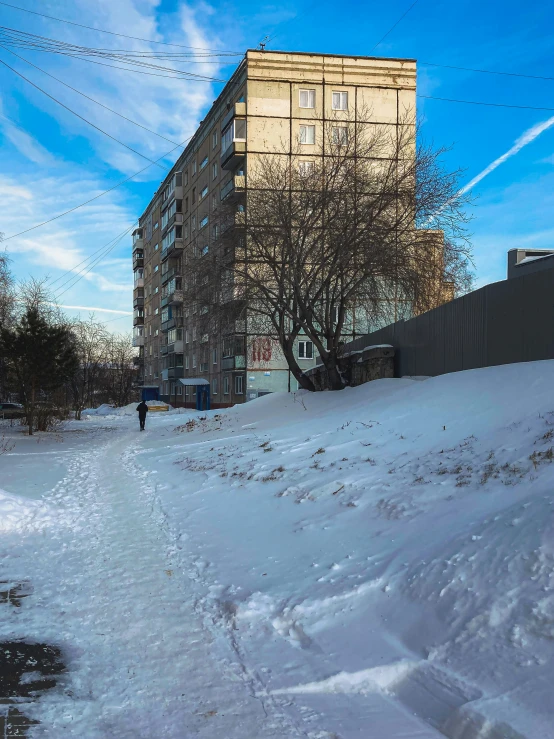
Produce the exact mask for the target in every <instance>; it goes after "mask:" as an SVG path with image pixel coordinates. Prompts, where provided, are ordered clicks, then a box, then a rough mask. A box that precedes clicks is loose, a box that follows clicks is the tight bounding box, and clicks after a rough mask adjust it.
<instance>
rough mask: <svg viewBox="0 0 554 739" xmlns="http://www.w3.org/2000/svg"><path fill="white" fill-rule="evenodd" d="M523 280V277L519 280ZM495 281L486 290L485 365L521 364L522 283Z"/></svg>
mask: <svg viewBox="0 0 554 739" xmlns="http://www.w3.org/2000/svg"><path fill="white" fill-rule="evenodd" d="M523 279H525V278H523ZM515 281H516V282H517V283H518V284H517V285H513V284H511V283H512V282H514V280H509V281H508V280H506V281H505V282H497V283H495V284H493V285H489V286H488V287H487V288H485V289H486V290H487V297H488V302H487V358H486V365H488V366H493V365H496V364H510V363H511V362H518V361H519V362H521V361H522V360H523V357H524V356H525V351H524V333H525V325H524V321H523V311H522V302H521V301H522V298H523V297H524V296H523V294H522V293H523V290H522V288H523V287H524V286H523V280H522V279H520V278H517V279H516V280H515Z"/></svg>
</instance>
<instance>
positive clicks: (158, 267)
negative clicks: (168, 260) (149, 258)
mask: <svg viewBox="0 0 554 739" xmlns="http://www.w3.org/2000/svg"><path fill="white" fill-rule="evenodd" d="M159 269H160V265H159V264H157V265H156V266H155V267H154V272H157V271H158V270H159Z"/></svg>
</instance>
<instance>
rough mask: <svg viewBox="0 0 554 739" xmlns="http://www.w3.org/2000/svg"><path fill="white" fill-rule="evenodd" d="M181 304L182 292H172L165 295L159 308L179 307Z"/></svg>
mask: <svg viewBox="0 0 554 739" xmlns="http://www.w3.org/2000/svg"><path fill="white" fill-rule="evenodd" d="M182 302H183V291H182V290H174V291H173V292H172V293H169V295H166V296H165V298H162V302H161V306H162V308H165V307H166V305H179V304H180V303H182Z"/></svg>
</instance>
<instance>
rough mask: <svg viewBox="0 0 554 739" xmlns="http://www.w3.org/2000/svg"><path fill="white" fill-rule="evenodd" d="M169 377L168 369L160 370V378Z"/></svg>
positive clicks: (165, 378)
mask: <svg viewBox="0 0 554 739" xmlns="http://www.w3.org/2000/svg"><path fill="white" fill-rule="evenodd" d="M168 378H169V370H168V369H163V370H162V380H167V379H168Z"/></svg>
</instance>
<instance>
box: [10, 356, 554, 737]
mask: <svg viewBox="0 0 554 739" xmlns="http://www.w3.org/2000/svg"><path fill="white" fill-rule="evenodd" d="M5 430H6V433H7V434H8V435H11V436H13V437H14V438H15V439H16V446H15V448H14V449H12V450H11V451H10V452H9V453H8V454H5V455H3V456H0V488H2V491H1V492H0V581H4V582H9V583H13V585H14V587H16V585H17V584H18V583H24V584H25V587H26V589H27V590H26V593H29V594H28V595H27V597H25V599H24V601H21V603H20V605H19V607H14V606H13V604H11V603H10V602H9V600H8V601H6V602H2V601H1V600H0V641H2V639H14V638H25V639H27V640H31V641H33V640H35V641H41V642H45V643H47V644H52V645H56V646H59V647H60V648H61V650H62V653H63V655H64V657H65V661H66V663H67V668H68V669H67V671H66V672H65V673H64V674H62V675H61V676H60V678H59V680H58V683H57V685H56V687H55V688H53V689H51V690H49V691H45V692H44V693H42V694H41V696H40V698H39V699H37V700H36V701H34V702H31V703H25V704H24V707H23V708H22V710H23V711H24V713H25V715H27V716H29V717H30V718H33V719H36V720H38V721H40V724H38V725H36V726H34V727H32V729H31V730H30V731H31V733H30V736H37V737H39V736H46V737H55V738H56V739H63V738H65V737H86V738H88V737H91V738H94V739H96V738H97V737H98V738H100V737H129V738H131V737H132V738H133V739H135V738H141V739H142V738H144V739H151V738H154V737H156V739H157V738H158V737H159V738H162V737H163V738H164V739H165V738H166V737H167V738H169V739H171V738H175V739H183V738H186V739H188V737H203V738H210V739H222V738H225V739H266V738H269V737H279V739H293V738H294V737H309V738H310V739H399V738H400V737H402V738H403V739H431V738H433V737H434V738H435V739H436V738H437V737H441V736H447V737H450V738H451V739H548V738H549V737H554V701H553V700H552V685H553V684H554V664H553V658H554V530H553V529H554V526H553V524H554V515H553V514H554V510H553V507H554V465H553V464H552V461H553V457H554V454H553V448H554V361H553V362H534V363H528V364H520V365H508V366H503V367H497V368H490V369H484V370H473V371H469V372H461V373H456V374H452V375H445V376H442V377H438V378H433V379H428V380H423V381H422V380H408V379H403V380H380V381H376V382H373V383H369V384H367V385H365V386H362V387H359V388H354V389H347V390H345V391H344V392H341V393H318V394H309V393H303V392H300V393H296V394H291V395H286V394H276V395H269V396H265V397H263V398H260V399H258V400H257V401H253V402H251V403H248V404H247V405H245V406H241V407H236V408H233V409H230V410H225V411H220V412H218V411H212V412H209V413H205V414H199V413H195V412H188V411H187V412H183V411H176V410H175V411H169V412H164V413H150V414H149V418H148V419H147V430H146V432H145V433H142V434H141V433H139V432H138V421H137V419H136V418H135V417H134V416H132V415H127V414H121V415H117V414H109V415H104V416H103V415H95V416H92V415H91V416H88V417H87V418H85V419H84V420H83V421H81V422H71V423H69V424H68V425H67V427H66V429H65V431H64V432H63V433H62V434H61V435H58V436H57V437H55V438H50V437H48V436H47V435H41V436H38V437H35V438H31V439H29V438H26V437H23V436H21V435H19V433H16V432H15V431H14V429H10V428H7V429H5ZM0 434H1V430H0ZM1 589H2V588H1V587H0V590H1Z"/></svg>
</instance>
